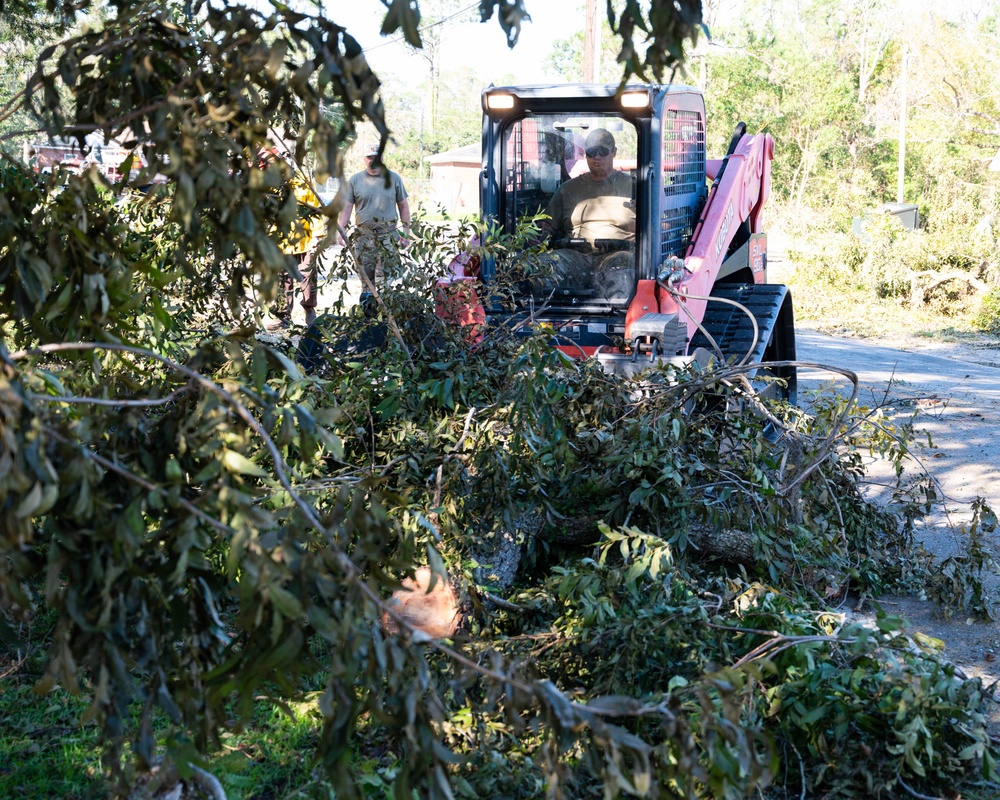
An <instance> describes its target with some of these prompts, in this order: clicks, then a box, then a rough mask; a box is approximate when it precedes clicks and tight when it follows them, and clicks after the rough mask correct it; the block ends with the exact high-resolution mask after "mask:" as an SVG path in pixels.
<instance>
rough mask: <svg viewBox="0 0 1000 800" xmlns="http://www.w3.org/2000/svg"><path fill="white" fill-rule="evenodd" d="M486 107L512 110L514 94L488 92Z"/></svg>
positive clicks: (491, 109) (493, 109)
mask: <svg viewBox="0 0 1000 800" xmlns="http://www.w3.org/2000/svg"><path fill="white" fill-rule="evenodd" d="M486 107H487V108H488V109H489V110H490V111H510V110H511V109H512V108H513V107H514V95H512V94H500V93H498V94H488V95H486Z"/></svg>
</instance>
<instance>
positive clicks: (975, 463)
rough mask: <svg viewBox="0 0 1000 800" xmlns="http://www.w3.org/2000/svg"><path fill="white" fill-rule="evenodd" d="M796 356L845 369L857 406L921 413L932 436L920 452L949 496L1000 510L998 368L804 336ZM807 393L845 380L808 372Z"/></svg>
mask: <svg viewBox="0 0 1000 800" xmlns="http://www.w3.org/2000/svg"><path fill="white" fill-rule="evenodd" d="M796 344H797V356H798V358H799V360H800V361H811V362H817V363H821V364H830V365H835V366H838V367H845V368H847V369H850V370H853V371H854V372H855V373H857V375H858V378H859V379H860V382H861V387H862V389H861V393H860V395H859V402H860V403H861V404H863V405H866V406H869V407H874V406H876V405H880V404H882V403H884V402H885V401H886V400H888V401H890V402H891V403H892V404H893V406H894V408H895V409H896V410H897V412H909V411H911V410H913V409H917V410H919V412H920V413H919V414H918V416H917V418H916V422H915V425H916V428H917V429H918V430H923V431H927V432H929V433H930V434H931V437H932V440H933V443H934V448H933V449H931V448H920V449H918V452H920V453H921V455H922V456H923V457H924V462H925V463H926V464H927V466H928V467H929V468H930V469H931V472H932V473H933V474H934V476H935V477H936V478H937V479H938V481H940V483H941V485H942V487H943V488H944V490H945V492H946V494H947V495H948V497H950V498H953V499H954V500H956V501H959V502H964V503H968V502H969V501H971V500H972V499H973V498H975V497H976V496H977V495H981V496H983V497H985V498H986V499H987V500H988V501H989V502H990V503H991V504H993V506H994V508H996V509H1000V413H998V411H1000V368H998V367H992V366H985V365H982V364H976V363H969V362H967V361H963V360H961V358H960V357H957V356H955V355H946V354H945V353H947V352H948V347H947V345H942V346H941V349H940V350H939V351H938V353H929V352H925V351H921V352H913V351H905V350H898V349H894V348H890V347H882V346H880V345H878V344H874V343H872V342H871V341H870V340H863V339H843V338H838V337H834V336H826V335H824V334H821V333H816V332H814V331H807V330H799V331H797V335H796ZM800 376H801V377H800V382H801V384H802V385H803V387H804V388H805V389H809V388H813V389H814V388H816V387H817V386H819V385H820V384H821V383H823V382H830V381H831V380H835V381H836V384H837V385H838V386H846V387H847V388H846V390H847V391H849V384H848V382H847V380H846V379H844V378H840V377H839V376H835V375H832V374H830V373H821V372H818V371H815V370H803V371H801V373H800Z"/></svg>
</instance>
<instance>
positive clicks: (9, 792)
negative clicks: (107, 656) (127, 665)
mask: <svg viewBox="0 0 1000 800" xmlns="http://www.w3.org/2000/svg"><path fill="white" fill-rule="evenodd" d="M9 669H11V666H9V665H8V666H7V667H6V668H4V669H0V674H3V673H6V672H8V670H9ZM34 677H35V676H32V675H29V674H26V673H18V672H13V673H10V674H6V675H5V677H4V678H3V679H2V680H0V719H2V720H3V722H2V723H0V797H3V798H11V800H13V798H31V799H32V800H35V798H67V800H69V798H73V800H76V798H81V799H82V798H97V797H106V796H107V788H106V784H105V781H104V777H103V772H102V768H101V758H100V752H101V749H100V745H101V742H100V731H99V729H98V726H97V725H96V724H89V725H81V724H80V722H79V720H80V716H81V715H82V714H83V712H84V711H85V710H86V708H87V702H86V700H84V699H83V698H81V697H74V696H73V695H71V694H70V693H69V692H67V691H65V690H62V689H56V690H55V691H52V692H50V693H49V694H47V695H44V696H43V695H39V694H36V693H35V691H34V688H33V686H34V683H35V681H34V679H33V678H34ZM38 677H40V676H38Z"/></svg>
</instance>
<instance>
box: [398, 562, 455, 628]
mask: <svg viewBox="0 0 1000 800" xmlns="http://www.w3.org/2000/svg"><path fill="white" fill-rule="evenodd" d="M431 576H432V573H431V570H430V567H421V568H420V569H418V570H417V571H416V573H415V575H414V578H407V579H406V580H404V581H403V588H402V589H398V590H397V591H395V592H393V594H392V597H390V598H389V605H390V607H391V608H392V609H393V611H395V612H396V614H398V615H399V616H400V617H402V618H403V620H405V621H406V622H407V623H409V624H410V626H412V627H413V628H417V629H418V630H421V631H423V632H424V633H426V634H427V635H428V636H430V637H431V638H432V639H449V638H451V637H452V636H454V635H455V632H456V631H457V630H458V626H459V625H460V624H461V623H462V611H461V608H460V606H459V602H458V595H457V594H456V592H455V589H454V587H453V586H452V585H451V582H450V581H446V580H441V577H440V576H438V578H437V581H436V582H435V583H434V588H431ZM382 626H383V627H384V628H385V630H386V631H387V632H388V633H398V632H399V625H398V624H397V623H396V620H395V619H393V618H392V617H391V616H390V615H389V614H383V616H382Z"/></svg>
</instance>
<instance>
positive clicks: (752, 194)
mask: <svg viewBox="0 0 1000 800" xmlns="http://www.w3.org/2000/svg"><path fill="white" fill-rule="evenodd" d="M773 158H774V140H773V139H772V138H771V136H770V134H767V133H761V134H747V133H745V126H743V124H742V123H740V126H739V127H738V128H737V133H736V134H734V136H733V141H732V144H731V145H730V152H729V153H728V154H727V155H726V157H725V158H724V159H723V160H722V162H721V164H720V165H719V167H718V171H717V173H716V175H715V179H714V181H713V183H712V187H711V189H710V190H709V192H708V196H707V198H706V200H705V205H704V207H703V208H702V212H701V214H700V217H699V220H698V222H697V225H696V226H695V229H694V231H693V233H692V236H691V242H690V244H689V246H688V249H687V253H686V255H685V257H684V274H683V276H682V277H680V278H679V279H678V280H676V281H675V283H674V288H675V289H676V290H677V291H679V292H680V293H681V294H682V295H687V296H688V297H687V298H686V299H685V300H684V310H683V311H681V317H682V318H683V319H684V320H685V322H686V324H687V327H688V339H689V340H690V339H691V338H693V337H694V335H695V332H696V331H697V327H698V323H700V322H701V320H702V319H703V318H704V316H705V307H706V301H705V300H704V299H701V298H704V297H707V296H708V295H710V294H711V293H712V289H713V287H714V286H715V284H716V282H717V281H718V279H719V277H720V270H721V268H722V265H723V263H724V262H725V261H726V258H727V257H728V256H729V255H730V253H731V252H732V251H733V250H734V249H736V247H739V246H741V245H744V244H747V243H749V245H750V247H749V253H748V262H749V264H748V265H749V268H750V272H751V274H752V275H753V281H754V282H755V283H763V282H764V280H765V274H764V270H765V264H766V262H765V258H766V239H765V238H764V237H763V235H762V231H761V219H760V216H761V211H762V210H763V208H764V205H765V203H766V202H767V199H768V195H769V194H770V190H771V161H772V160H773ZM713 166H714V165H713V164H711V163H710V164H709V165H708V169H711V168H712V167H713ZM737 237H739V239H738V238H737ZM734 245H735V246H736V247H734ZM659 291H663V290H662V289H659ZM663 300H664V301H666V300H667V298H663ZM669 305H671V303H670V302H669V301H667V302H665V303H663V304H661V309H663V310H666V308H665V306H666V307H669ZM685 312H686V313H685Z"/></svg>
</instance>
